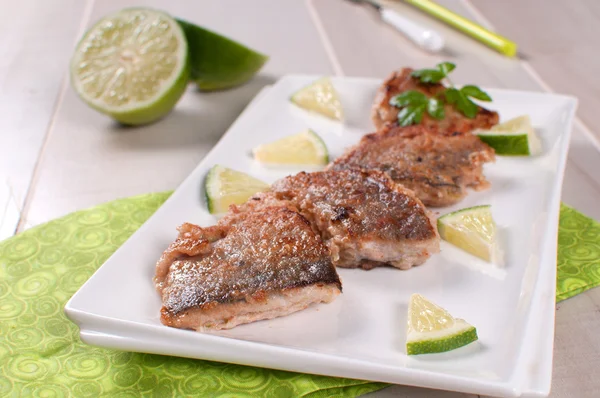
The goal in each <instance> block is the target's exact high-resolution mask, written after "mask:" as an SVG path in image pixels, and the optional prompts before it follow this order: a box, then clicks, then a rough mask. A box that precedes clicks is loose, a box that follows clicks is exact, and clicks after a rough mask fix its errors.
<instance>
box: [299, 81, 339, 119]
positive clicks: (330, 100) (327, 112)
mask: <svg viewBox="0 0 600 398" xmlns="http://www.w3.org/2000/svg"><path fill="white" fill-rule="evenodd" d="M290 101H292V102H293V103H294V104H296V105H298V106H299V107H301V108H304V109H306V110H308V111H311V112H316V113H319V114H321V115H323V116H326V117H328V118H330V119H334V120H342V117H343V111H342V104H341V103H340V100H339V96H338V93H337V91H335V88H334V87H333V84H331V80H330V79H329V78H328V77H323V78H321V79H319V80H317V81H315V82H313V83H311V84H310V85H308V86H306V87H304V88H302V89H300V90H299V91H297V92H296V93H295V94H294V95H292V98H290Z"/></svg>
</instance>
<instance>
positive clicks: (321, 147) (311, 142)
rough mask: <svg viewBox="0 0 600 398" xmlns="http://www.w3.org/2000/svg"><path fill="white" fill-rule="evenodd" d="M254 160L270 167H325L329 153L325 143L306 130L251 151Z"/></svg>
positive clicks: (312, 132)
mask: <svg viewBox="0 0 600 398" xmlns="http://www.w3.org/2000/svg"><path fill="white" fill-rule="evenodd" d="M252 153H253V156H254V159H255V160H257V161H258V162H260V163H264V164H272V165H307V166H308V165H317V166H318V165H326V164H327V163H328V162H329V152H328V151H327V146H326V145H325V142H323V140H322V139H321V137H319V135H317V133H315V132H314V131H312V130H310V129H308V130H306V131H303V132H301V133H298V134H294V135H290V136H287V137H284V138H282V139H279V140H277V141H273V142H270V143H267V144H262V145H259V146H257V147H255V148H254V149H253V150H252Z"/></svg>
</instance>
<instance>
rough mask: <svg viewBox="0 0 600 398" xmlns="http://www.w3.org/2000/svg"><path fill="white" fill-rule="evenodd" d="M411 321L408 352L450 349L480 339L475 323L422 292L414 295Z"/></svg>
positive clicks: (424, 352)
mask: <svg viewBox="0 0 600 398" xmlns="http://www.w3.org/2000/svg"><path fill="white" fill-rule="evenodd" d="M407 323H408V328H407V334H406V352H407V354H408V355H419V354H433V353H439V352H445V351H450V350H454V349H456V348H459V347H462V346H465V345H467V344H470V343H472V342H474V341H475V340H477V339H478V337H477V330H476V328H475V327H474V326H472V325H470V324H469V323H467V322H466V321H465V320H463V319H458V318H454V317H453V316H452V315H450V313H448V311H446V310H445V309H443V308H442V307H440V306H438V305H436V304H434V303H433V302H431V301H429V300H427V299H426V298H425V297H423V296H421V295H420V294H413V295H412V296H411V297H410V303H409V307H408V322H407Z"/></svg>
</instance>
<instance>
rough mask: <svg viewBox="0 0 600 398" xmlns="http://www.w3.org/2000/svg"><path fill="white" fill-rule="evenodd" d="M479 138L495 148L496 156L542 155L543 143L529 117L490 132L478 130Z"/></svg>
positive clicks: (516, 119)
mask: <svg viewBox="0 0 600 398" xmlns="http://www.w3.org/2000/svg"><path fill="white" fill-rule="evenodd" d="M475 133H476V134H477V135H478V136H479V138H480V139H481V140H482V141H483V142H485V143H486V144H488V145H489V146H491V147H492V148H494V150H495V151H496V154H498V155H506V156H530V155H537V154H539V153H541V147H542V145H541V142H540V139H539V137H538V136H537V134H536V133H535V130H534V129H533V127H532V125H531V120H530V118H529V116H528V115H523V116H519V117H516V118H514V119H511V120H508V121H506V122H504V123H500V124H498V125H496V126H494V127H492V128H491V129H489V130H477V131H476V132H475Z"/></svg>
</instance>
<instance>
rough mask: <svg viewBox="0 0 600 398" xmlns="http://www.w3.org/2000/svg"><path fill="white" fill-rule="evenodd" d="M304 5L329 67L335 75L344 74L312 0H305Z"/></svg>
mask: <svg viewBox="0 0 600 398" xmlns="http://www.w3.org/2000/svg"><path fill="white" fill-rule="evenodd" d="M305 5H306V8H307V11H308V14H309V16H310V19H311V20H312V23H313V26H314V27H315V29H316V30H317V34H318V35H319V38H320V39H321V44H322V45H323V49H324V50H325V53H326V54H327V58H329V62H330V63H331V67H332V68H333V72H334V74H335V75H336V76H345V74H344V70H343V68H342V65H341V64H340V61H339V60H338V58H337V55H336V52H335V49H334V48H333V44H332V43H331V40H330V39H329V35H328V34H327V31H326V30H325V27H324V26H323V22H322V21H321V17H320V16H319V13H318V11H317V10H316V8H315V7H314V6H313V2H312V0H306V1H305Z"/></svg>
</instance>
